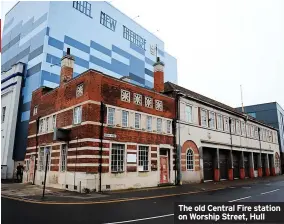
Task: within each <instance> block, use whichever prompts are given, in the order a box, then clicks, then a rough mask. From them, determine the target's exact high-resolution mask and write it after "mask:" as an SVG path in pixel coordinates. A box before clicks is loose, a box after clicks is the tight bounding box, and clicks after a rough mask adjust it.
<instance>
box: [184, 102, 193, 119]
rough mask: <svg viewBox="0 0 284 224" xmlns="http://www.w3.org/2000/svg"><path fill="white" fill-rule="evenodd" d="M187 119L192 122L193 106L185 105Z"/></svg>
mask: <svg viewBox="0 0 284 224" xmlns="http://www.w3.org/2000/svg"><path fill="white" fill-rule="evenodd" d="M185 121H187V122H192V106H188V105H186V106H185Z"/></svg>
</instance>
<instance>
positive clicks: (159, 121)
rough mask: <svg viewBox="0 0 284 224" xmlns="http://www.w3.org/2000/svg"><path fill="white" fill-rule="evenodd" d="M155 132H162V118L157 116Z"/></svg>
mask: <svg viewBox="0 0 284 224" xmlns="http://www.w3.org/2000/svg"><path fill="white" fill-rule="evenodd" d="M157 132H162V119H161V118H157Z"/></svg>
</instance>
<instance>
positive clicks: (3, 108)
mask: <svg viewBox="0 0 284 224" xmlns="http://www.w3.org/2000/svg"><path fill="white" fill-rule="evenodd" d="M5 116H6V107H2V119H1V121H2V123H4V121H5Z"/></svg>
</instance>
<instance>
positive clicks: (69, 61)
mask: <svg viewBox="0 0 284 224" xmlns="http://www.w3.org/2000/svg"><path fill="white" fill-rule="evenodd" d="M73 69H74V57H72V56H71V55H70V48H69V47H68V48H67V54H66V55H65V56H63V57H62V59H61V71H60V85H61V84H64V83H66V82H68V81H69V80H71V79H72V78H73Z"/></svg>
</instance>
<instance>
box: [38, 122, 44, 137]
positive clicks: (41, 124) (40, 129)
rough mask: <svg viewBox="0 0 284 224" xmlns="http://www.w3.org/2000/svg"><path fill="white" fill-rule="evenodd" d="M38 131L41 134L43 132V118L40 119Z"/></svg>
mask: <svg viewBox="0 0 284 224" xmlns="http://www.w3.org/2000/svg"><path fill="white" fill-rule="evenodd" d="M38 133H39V134H41V133H43V119H40V120H39V129H38Z"/></svg>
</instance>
